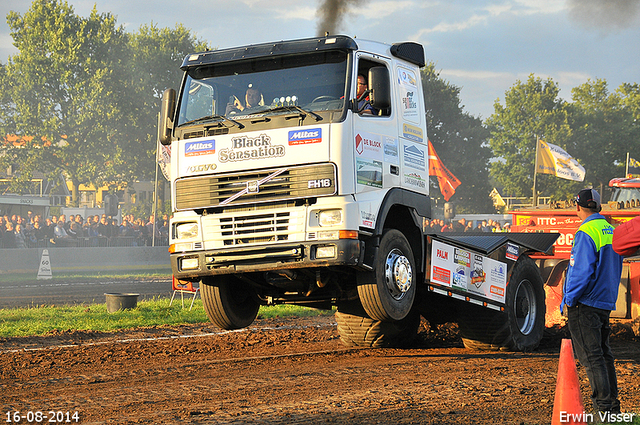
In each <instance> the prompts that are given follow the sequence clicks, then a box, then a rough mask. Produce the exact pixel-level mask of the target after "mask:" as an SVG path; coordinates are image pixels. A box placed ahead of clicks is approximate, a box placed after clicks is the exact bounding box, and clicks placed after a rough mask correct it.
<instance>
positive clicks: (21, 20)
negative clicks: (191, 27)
mask: <svg viewBox="0 0 640 425" xmlns="http://www.w3.org/2000/svg"><path fill="white" fill-rule="evenodd" d="M7 22H8V24H9V28H10V31H11V36H12V37H13V40H14V45H15V47H16V48H17V49H18V51H19V53H17V54H16V55H14V56H12V57H10V58H9V61H8V64H7V65H6V66H2V67H0V93H1V95H0V131H1V132H2V134H3V135H6V134H16V135H18V136H20V137H21V139H20V143H13V142H6V140H5V143H3V144H2V145H0V166H1V167H3V168H6V167H8V166H9V165H13V166H14V167H17V173H16V175H15V177H14V178H13V181H12V187H11V190H12V191H14V192H16V193H22V192H24V190H25V187H24V185H25V184H26V182H27V181H28V180H30V179H31V178H32V175H33V171H34V170H37V171H41V172H44V173H46V174H47V175H49V176H58V175H59V174H60V173H61V172H62V173H63V174H64V176H65V177H66V178H67V179H68V180H69V181H70V182H71V183H72V196H73V200H72V203H74V205H75V203H77V189H78V186H79V185H80V184H87V185H88V184H94V185H95V186H96V187H100V186H103V185H105V184H106V185H109V186H113V187H118V186H127V183H131V182H133V181H135V180H136V179H151V178H153V175H154V166H155V161H154V160H155V155H154V153H155V149H156V144H155V138H156V126H157V113H158V111H159V109H160V97H161V93H162V91H163V90H164V89H165V88H166V87H170V86H174V87H175V86H177V85H178V84H179V82H180V70H179V66H180V64H181V62H182V59H183V58H184V56H185V55H186V54H187V53H190V52H192V51H194V50H204V49H205V48H206V45H205V44H204V43H203V42H201V41H198V40H196V39H195V38H194V37H193V36H191V35H190V32H189V31H188V30H187V29H185V28H184V27H183V26H181V25H179V26H177V27H176V28H175V29H159V28H157V27H156V26H155V25H153V24H152V25H143V26H142V27H141V28H140V31H139V32H138V33H134V34H127V33H125V31H124V28H123V27H122V26H118V25H117V24H116V19H115V18H114V17H113V16H112V15H110V14H109V13H98V11H97V10H96V8H95V6H94V8H93V10H92V11H91V13H90V15H89V17H81V16H78V15H76V14H75V13H74V10H73V7H71V6H70V5H69V4H68V3H67V2H63V1H60V0H34V2H33V3H32V5H31V7H30V8H29V10H28V11H27V12H26V13H25V14H24V16H22V15H20V14H18V13H16V12H10V13H9V14H8V16H7Z"/></svg>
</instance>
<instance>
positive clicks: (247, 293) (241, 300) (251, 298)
mask: <svg viewBox="0 0 640 425" xmlns="http://www.w3.org/2000/svg"><path fill="white" fill-rule="evenodd" d="M200 295H201V297H202V303H203V305H204V311H205V312H206V313H207V316H208V317H209V320H211V323H213V324H214V325H216V326H217V327H219V328H221V329H225V330H233V329H242V328H246V327H247V326H249V325H251V324H252V323H253V321H254V320H255V318H256V316H257V315H258V309H259V308H260V304H259V303H258V299H257V296H256V293H255V290H254V289H253V288H252V287H251V286H250V285H249V284H247V283H245V282H243V281H241V280H239V279H236V278H235V277H233V276H219V277H216V278H215V279H214V278H209V279H203V280H202V282H201V285H200Z"/></svg>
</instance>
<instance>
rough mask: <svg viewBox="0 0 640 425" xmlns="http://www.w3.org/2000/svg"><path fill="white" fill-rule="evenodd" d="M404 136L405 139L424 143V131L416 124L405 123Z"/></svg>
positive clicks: (403, 127)
mask: <svg viewBox="0 0 640 425" xmlns="http://www.w3.org/2000/svg"><path fill="white" fill-rule="evenodd" d="M402 136H403V137H404V138H405V139H408V140H411V141H412V142H418V143H424V136H423V133H422V129H421V128H420V127H417V126H415V125H411V124H407V123H403V124H402Z"/></svg>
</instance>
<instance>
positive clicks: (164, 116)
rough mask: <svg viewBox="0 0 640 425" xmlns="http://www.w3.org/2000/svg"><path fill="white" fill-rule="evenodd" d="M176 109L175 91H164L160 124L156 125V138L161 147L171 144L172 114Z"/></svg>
mask: <svg viewBox="0 0 640 425" xmlns="http://www.w3.org/2000/svg"><path fill="white" fill-rule="evenodd" d="M175 109H176V91H175V90H174V89H166V90H165V91H164V93H162V106H161V107H160V122H159V123H158V138H159V139H160V143H162V144H163V145H170V144H171V130H172V129H173V114H174V111H175Z"/></svg>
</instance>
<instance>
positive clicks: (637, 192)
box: [611, 187, 640, 202]
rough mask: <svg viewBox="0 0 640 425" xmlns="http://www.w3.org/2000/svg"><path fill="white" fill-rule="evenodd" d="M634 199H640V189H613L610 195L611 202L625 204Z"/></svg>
mask: <svg viewBox="0 0 640 425" xmlns="http://www.w3.org/2000/svg"><path fill="white" fill-rule="evenodd" d="M635 199H640V188H635V187H625V188H621V187H614V188H613V192H612V193H611V202H627V201H632V200H635Z"/></svg>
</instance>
